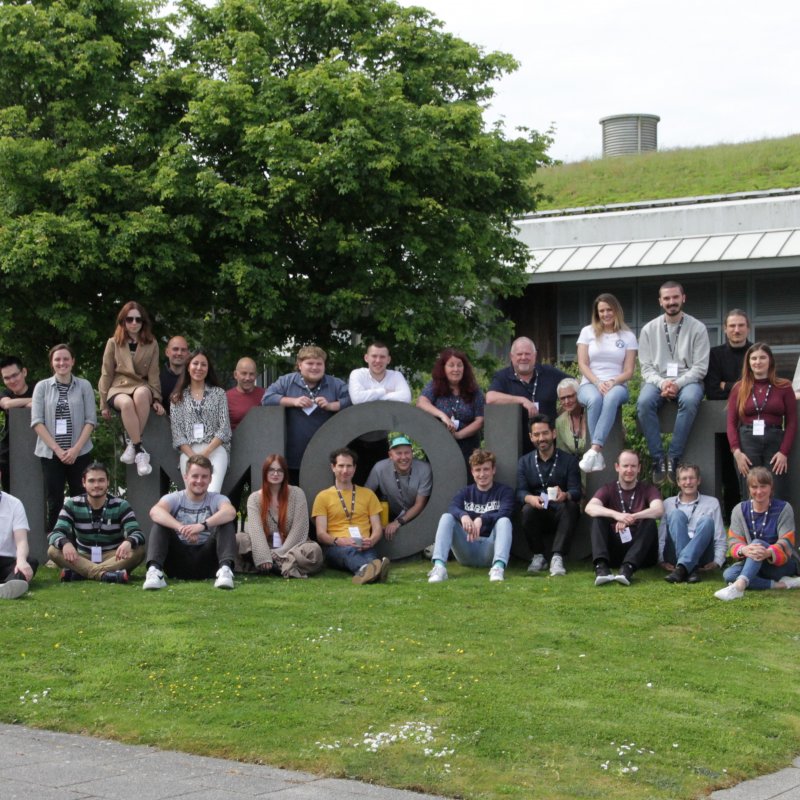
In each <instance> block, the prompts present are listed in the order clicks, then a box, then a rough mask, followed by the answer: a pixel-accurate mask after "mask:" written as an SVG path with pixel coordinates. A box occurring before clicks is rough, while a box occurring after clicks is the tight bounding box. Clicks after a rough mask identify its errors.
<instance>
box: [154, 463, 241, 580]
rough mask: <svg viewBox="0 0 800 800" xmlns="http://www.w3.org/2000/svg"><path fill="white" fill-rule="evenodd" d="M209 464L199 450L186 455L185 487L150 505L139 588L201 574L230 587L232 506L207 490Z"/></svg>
mask: <svg viewBox="0 0 800 800" xmlns="http://www.w3.org/2000/svg"><path fill="white" fill-rule="evenodd" d="M212 472H213V467H212V465H211V461H209V459H207V458H206V457H205V456H203V455H200V454H199V453H194V454H193V455H191V456H189V457H188V458H187V459H186V474H185V475H184V476H183V481H184V484H185V485H186V488H185V489H184V490H183V491H179V492H172V493H171V494H165V495H164V496H163V497H162V498H161V499H160V500H159V501H158V502H157V503H156V504H155V505H154V506H153V507H152V508H151V509H150V519H151V520H153V523H154V524H153V527H152V529H151V531H150V539H149V540H148V542H147V575H146V576H145V580H144V585H143V586H142V588H143V589H164V588H165V587H166V585H167V582H166V580H164V574H165V573H166V574H167V575H168V576H169V577H170V578H183V579H185V580H205V579H206V578H213V577H216V581H215V582H214V587H215V588H217V589H233V564H234V560H235V558H236V532H235V526H234V523H233V520H235V519H236V509H235V508H234V507H233V506H232V505H231V503H230V501H229V500H228V498H227V497H225V495H223V494H218V493H217V492H209V491H208V486H209V484H210V483H211V474H212Z"/></svg>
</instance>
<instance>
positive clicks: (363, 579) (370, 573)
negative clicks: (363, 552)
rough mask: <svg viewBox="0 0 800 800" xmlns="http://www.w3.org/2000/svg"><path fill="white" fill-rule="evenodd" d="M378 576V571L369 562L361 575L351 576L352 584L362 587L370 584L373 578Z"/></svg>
mask: <svg viewBox="0 0 800 800" xmlns="http://www.w3.org/2000/svg"><path fill="white" fill-rule="evenodd" d="M379 576H380V571H379V570H377V569H376V568H375V564H374V563H373V562H372V561H370V563H369V564H367V568H366V569H365V570H364V574H363V575H353V583H355V584H356V585H357V586H363V585H364V584H365V583H372V582H373V581H374V580H375V578H377V577H379Z"/></svg>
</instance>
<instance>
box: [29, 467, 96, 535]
mask: <svg viewBox="0 0 800 800" xmlns="http://www.w3.org/2000/svg"><path fill="white" fill-rule="evenodd" d="M93 457H94V456H93V455H92V453H84V454H83V455H82V456H78V457H77V458H76V459H75V462H74V463H73V464H65V463H64V462H63V461H59V460H58V458H56V456H53V457H52V458H40V459H39V460H40V461H41V462H42V474H43V475H44V490H45V496H46V497H47V531H46V533H51V532H52V530H53V528H55V526H56V521H57V520H58V515H59V513H60V511H61V508H62V506H63V505H64V484H65V483H66V484H67V485H68V486H69V496H70V497H74V496H75V495H77V494H83V483H82V482H81V476H82V475H83V470H84V469H85V468H86V467H87V466H88V465H89V464H91V463H92V459H93Z"/></svg>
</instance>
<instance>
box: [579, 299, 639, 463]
mask: <svg viewBox="0 0 800 800" xmlns="http://www.w3.org/2000/svg"><path fill="white" fill-rule="evenodd" d="M638 349H639V344H638V343H637V341H636V337H635V336H634V335H633V333H631V331H630V330H629V328H628V326H627V325H626V324H625V315H624V314H623V312H622V306H621V305H620V303H619V300H617V298H616V297H614V295H613V294H601V295H598V296H597V297H596V298H595V300H594V303H593V304H592V323H591V325H587V326H586V327H585V328H583V329H582V330H581V332H580V335H579V336H578V366H579V367H580V370H581V374H582V375H583V379H582V380H581V387H580V389H579V390H578V400H579V402H580V403H581V405H583V406H585V407H586V413H587V416H588V418H589V420H588V421H589V438H590V439H591V444H592V446H591V447H590V448H589V449H588V450H587V451H586V454H585V455H584V457H583V458H582V459H581V461H580V465H579V466H580V468H581V469H582V470H583V471H584V472H598V471H599V470H601V469H604V468H605V465H606V462H605V459H604V458H603V445H604V444H605V442H606V439H607V438H608V434H609V432H610V431H611V427H612V426H613V424H614V421H615V420H616V418H617V411H618V410H619V407H620V406H621V405H622V404H623V403H625V402H627V400H628V387H627V383H628V381H629V380H630V379H631V376H632V375H633V369H634V366H635V363H636V351H637V350H638Z"/></svg>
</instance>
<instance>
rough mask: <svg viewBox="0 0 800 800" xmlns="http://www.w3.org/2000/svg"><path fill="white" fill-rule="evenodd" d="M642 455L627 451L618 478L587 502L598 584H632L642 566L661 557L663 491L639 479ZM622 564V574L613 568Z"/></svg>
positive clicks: (620, 461) (618, 464) (618, 467)
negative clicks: (658, 527)
mask: <svg viewBox="0 0 800 800" xmlns="http://www.w3.org/2000/svg"><path fill="white" fill-rule="evenodd" d="M640 466H641V465H640V463H639V455H638V453H636V452H634V451H633V450H623V451H622V452H621V453H620V454H619V457H618V458H617V461H616V463H615V464H614V468H615V469H616V471H617V480H616V481H614V482H613V483H607V484H606V485H605V486H601V487H600V489H598V491H597V493H596V494H595V496H594V497H593V498H592V499H591V500H590V501H589V502H588V503H587V504H586V513H587V514H588V515H589V516H590V517H593V519H592V528H591V539H592V562H593V563H594V572H595V581H594V585H595V586H602V585H603V584H604V583H611V582H612V581H616V582H617V583H621V584H622V585H623V586H630V583H631V577H632V576H633V573H634V572H636V570H637V569H640V568H641V567H651V566H653V565H654V564H655V563H656V557H657V556H658V533H657V531H656V520H657V519H659V518H660V517H661V516H663V514H664V504H663V502H662V501H661V493H660V492H659V491H658V489H656V487H655V486H652V485H651V484H649V483H645V482H644V481H640V480H639V469H640ZM617 564H621V568H620V571H619V574H618V575H616V576H614V575H612V574H611V570H610V568H609V567H611V566H616V565H617Z"/></svg>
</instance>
